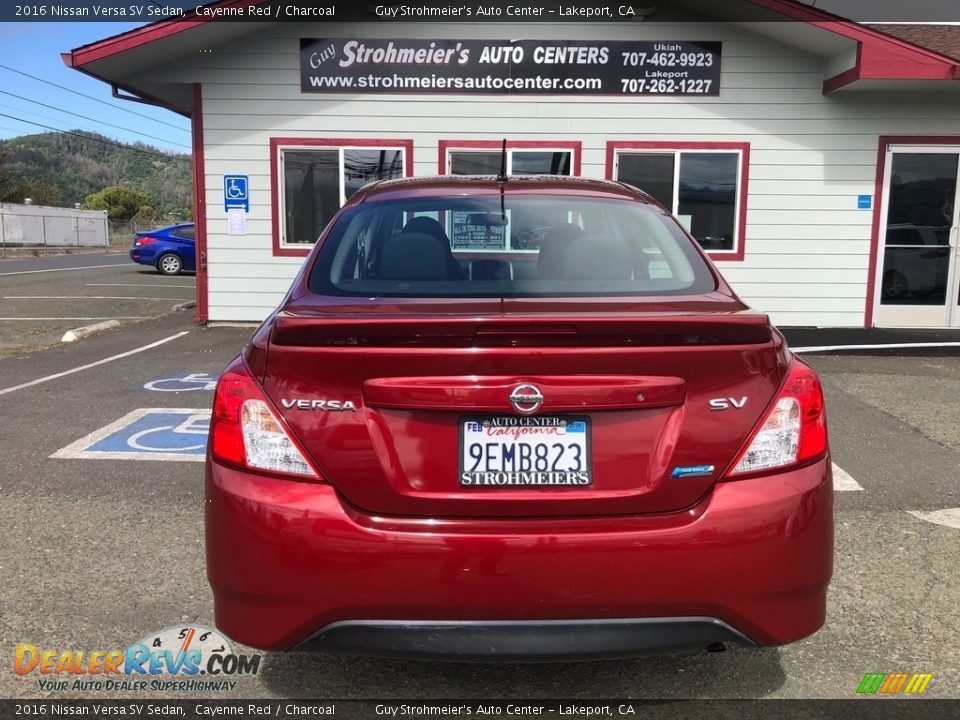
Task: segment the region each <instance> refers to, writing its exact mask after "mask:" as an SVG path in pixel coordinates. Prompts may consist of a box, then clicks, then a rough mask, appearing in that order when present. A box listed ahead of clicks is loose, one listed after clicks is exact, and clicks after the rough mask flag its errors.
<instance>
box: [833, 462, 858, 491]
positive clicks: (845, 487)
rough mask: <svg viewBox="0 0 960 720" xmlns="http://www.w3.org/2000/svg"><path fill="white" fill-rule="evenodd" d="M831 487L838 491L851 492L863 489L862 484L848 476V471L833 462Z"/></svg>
mask: <svg viewBox="0 0 960 720" xmlns="http://www.w3.org/2000/svg"><path fill="white" fill-rule="evenodd" d="M833 489H834V490H836V491H838V492H853V491H856V490H863V486H861V485H860V483H858V482H857V481H856V480H854V479H853V478H852V477H850V473H848V472H847V471H846V470H844V469H843V468H842V467H840V466H839V465H837V464H836V463H833Z"/></svg>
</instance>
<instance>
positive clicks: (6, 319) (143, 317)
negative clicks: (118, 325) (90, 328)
mask: <svg viewBox="0 0 960 720" xmlns="http://www.w3.org/2000/svg"><path fill="white" fill-rule="evenodd" d="M167 299H168V300H176V298H167ZM149 317H150V315H127V316H126V317H123V316H120V317H0V320H3V321H4V322H11V321H14V320H29V321H31V322H34V321H37V320H146V319H148V318H149Z"/></svg>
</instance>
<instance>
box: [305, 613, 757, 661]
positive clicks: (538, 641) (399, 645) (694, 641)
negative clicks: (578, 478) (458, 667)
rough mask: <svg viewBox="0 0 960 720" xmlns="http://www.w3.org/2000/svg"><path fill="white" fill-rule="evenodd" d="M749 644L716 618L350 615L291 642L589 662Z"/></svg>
mask: <svg viewBox="0 0 960 720" xmlns="http://www.w3.org/2000/svg"><path fill="white" fill-rule="evenodd" d="M716 643H737V644H739V645H753V644H754V643H753V642H751V641H750V640H749V639H747V638H746V637H744V636H743V635H742V634H741V633H739V632H737V631H736V630H734V629H733V628H732V627H730V626H729V625H727V624H726V623H724V622H722V621H720V620H717V619H716V618H701V617H683V618H648V619H643V620H636V619H619V620H502V621H495V620H487V621H471V620H461V621H447V622H436V621H431V620H425V621H409V620H408V621H396V622H387V621H380V620H355V621H347V622H337V623H333V624H332V625H328V626H327V627H325V628H324V629H323V630H321V631H320V632H318V633H317V634H316V635H314V636H313V637H311V638H309V639H307V640H306V641H305V642H303V643H301V644H300V645H298V646H297V648H296V649H297V650H315V651H319V652H325V653H339V654H344V655H375V656H376V655H381V656H385V657H405V658H415V659H418V660H460V661H470V660H500V661H506V662H533V661H537V660H549V661H558V660H595V659H610V658H634V657H641V656H643V655H653V654H663V653H683V652H696V651H698V650H702V649H703V648H705V647H708V646H710V645H715V644H716Z"/></svg>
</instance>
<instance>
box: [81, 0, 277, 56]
mask: <svg viewBox="0 0 960 720" xmlns="http://www.w3.org/2000/svg"><path fill="white" fill-rule="evenodd" d="M264 2H265V0H220V2H215V3H210V4H208V5H206V6H205V7H208V8H221V7H229V8H234V7H243V8H246V7H253V6H256V5H263V4H264ZM216 19H217V17H216V16H213V15H211V16H209V17H207V16H204V17H202V18H201V16H200V15H198V14H197V11H196V10H193V11H191V12H189V13H187V14H186V15H184V16H182V17H177V18H171V19H169V20H159V21H157V22H155V23H150V24H149V25H144V26H143V27H138V28H134V29H133V30H129V31H127V32H125V33H121V34H120V35H114V36H112V37H108V38H104V39H103V40H98V41H97V42H95V43H90V44H89V45H82V46H80V47H78V48H76V49H74V50H71V51H70V52H69V53H64V54H63V60H64V62H65V63H66V64H67V66H68V67H72V68H79V67H81V66H83V65H88V64H89V63H92V62H96V61H97V60H103V59H104V58H108V57H111V56H113V55H119V54H120V53H123V52H126V51H127V50H133V49H134V48H137V47H140V46H141V45H147V44H149V43H152V42H155V41H157V40H163V39H164V38H167V37H170V36H171V35H176V34H177V33H180V32H183V31H184V30H192V29H193V28H195V27H198V26H200V25H205V24H206V23H208V22H213V21H215V20H216Z"/></svg>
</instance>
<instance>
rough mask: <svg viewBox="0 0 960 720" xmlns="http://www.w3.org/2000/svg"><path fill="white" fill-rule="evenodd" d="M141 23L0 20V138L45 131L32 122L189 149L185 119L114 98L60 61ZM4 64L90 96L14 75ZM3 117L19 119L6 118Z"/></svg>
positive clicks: (173, 149)
mask: <svg viewBox="0 0 960 720" xmlns="http://www.w3.org/2000/svg"><path fill="white" fill-rule="evenodd" d="M141 24H142V23H107V22H102V23H101V22H75V23H69V22H59V23H34V22H30V23H0V66H2V67H0V139H6V138H11V137H16V136H18V135H32V134H34V133H42V132H48V129H47V128H43V127H37V126H36V125H31V124H29V122H32V123H39V124H41V125H47V126H49V127H52V128H57V129H58V130H74V129H80V130H86V131H93V132H97V133H100V134H101V135H106V136H107V137H111V138H115V139H117V140H121V141H123V142H136V141H140V142H145V143H148V144H150V145H153V146H155V147H158V148H161V149H162V150H166V151H168V152H183V153H188V152H190V121H189V119H187V118H185V117H182V116H181V115H177V114H176V113H173V112H170V111H169V110H163V109H161V108H157V107H152V106H150V105H143V104H141V103H134V102H130V101H129V100H116V99H114V98H113V97H112V96H111V94H110V86H109V85H108V84H107V83H104V82H101V81H99V80H95V79H94V78H91V77H88V76H86V75H84V74H83V73H80V72H78V71H76V70H71V69H70V68H68V67H67V66H66V65H64V64H63V61H62V60H61V59H60V53H62V52H66V51H68V50H72V49H73V48H76V47H79V46H80V45H85V44H87V43H90V42H93V41H95V40H101V39H103V38H105V37H109V36H111V35H116V34H117V33H121V32H124V31H126V30H129V29H131V28H133V27H137V26H138V25H141ZM7 68H13V70H19V71H21V72H25V73H28V74H29V75H33V76H35V77H38V78H42V79H43V80H46V81H48V82H50V83H56V84H57V85H62V86H63V87H65V88H69V89H70V90H74V91H76V92H78V93H83V94H84V95H89V96H91V98H87V97H81V96H79V95H76V94H74V93H71V92H69V91H67V90H63V89H61V88H58V87H54V86H53V85H49V84H47V83H44V82H39V81H37V80H33V79H31V78H28V77H24V76H23V75H18V74H17V73H16V72H12V71H11V70H9V69H7ZM7 93H9V94H7ZM13 95H18V96H20V97H13ZM92 98H95V99H92ZM98 101H99V102H98ZM38 103H44V105H48V106H52V107H44V106H43V105H39V104H38ZM103 103H107V104H106V105H104V104H103ZM131 113H138V115H133V114H131ZM8 115H12V116H14V117H17V118H22V120H13V119H11V118H10V117H5V116H8ZM81 115H86V116H87V118H93V119H86V118H83V117H80V116H81ZM24 121H29V122H24ZM111 126H117V127H111ZM121 128H126V129H121Z"/></svg>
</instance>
